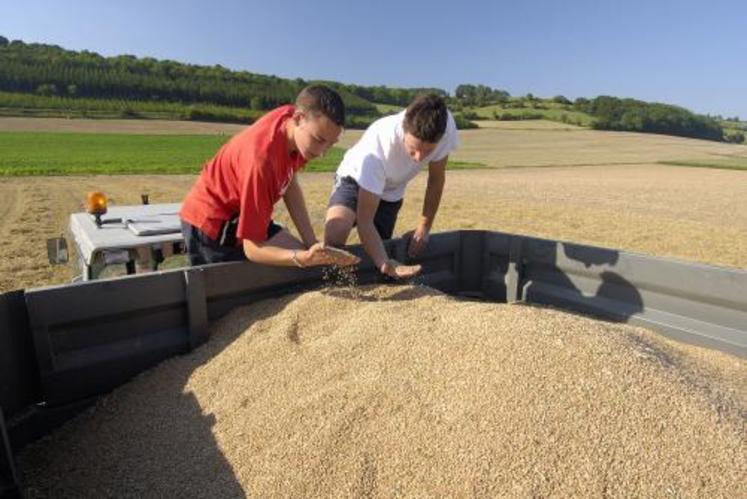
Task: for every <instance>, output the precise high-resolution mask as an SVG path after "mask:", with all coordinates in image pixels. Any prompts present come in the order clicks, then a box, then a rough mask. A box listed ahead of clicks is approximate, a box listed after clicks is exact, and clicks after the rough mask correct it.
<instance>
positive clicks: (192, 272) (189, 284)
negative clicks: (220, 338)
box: [184, 268, 208, 350]
mask: <svg viewBox="0 0 747 499" xmlns="http://www.w3.org/2000/svg"><path fill="white" fill-rule="evenodd" d="M184 286H185V294H186V298H187V318H188V324H189V325H188V327H189V348H190V350H193V349H195V348H197V347H198V346H200V345H202V344H203V343H205V342H206V341H207V340H208V314H207V297H206V294H205V277H204V275H203V271H202V269H201V268H193V269H189V270H185V271H184Z"/></svg>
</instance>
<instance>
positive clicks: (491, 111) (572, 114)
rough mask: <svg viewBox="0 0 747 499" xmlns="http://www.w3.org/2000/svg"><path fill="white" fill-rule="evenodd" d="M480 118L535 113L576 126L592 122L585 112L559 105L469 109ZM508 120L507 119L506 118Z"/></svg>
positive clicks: (586, 125) (491, 118) (547, 118)
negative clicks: (536, 107) (538, 107)
mask: <svg viewBox="0 0 747 499" xmlns="http://www.w3.org/2000/svg"><path fill="white" fill-rule="evenodd" d="M471 111H473V112H474V113H476V114H477V115H478V116H479V117H480V118H482V119H488V120H493V119H496V115H498V116H517V117H521V116H530V115H537V116H540V117H541V118H538V119H546V120H550V121H559V122H562V123H568V124H571V125H577V126H585V127H588V126H591V124H592V123H593V122H594V118H592V117H591V116H589V115H588V114H586V113H580V112H578V111H571V110H567V109H564V108H562V107H560V106H558V107H550V108H549V109H533V108H528V107H527V108H511V107H509V108H503V107H502V106H500V105H493V106H485V107H476V108H473V109H471ZM499 119H500V118H499ZM507 121H508V120H507Z"/></svg>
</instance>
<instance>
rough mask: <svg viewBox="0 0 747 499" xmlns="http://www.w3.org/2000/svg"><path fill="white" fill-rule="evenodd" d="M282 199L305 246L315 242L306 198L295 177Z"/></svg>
mask: <svg viewBox="0 0 747 499" xmlns="http://www.w3.org/2000/svg"><path fill="white" fill-rule="evenodd" d="M283 201H285V206H286V208H288V213H289V214H290V217H291V220H293V224H294V225H295V226H296V229H297V230H298V234H299V235H300V236H301V240H302V241H303V242H304V244H305V245H306V247H307V248H309V247H311V246H312V245H313V244H314V243H316V242H317V239H316V234H315V233H314V228H313V227H312V226H311V219H310V218H309V212H308V210H307V209H306V200H305V199H304V197H303V191H302V190H301V186H300V185H299V184H298V181H297V180H296V179H295V178H294V179H293V181H292V182H291V184H290V185H289V186H288V190H287V191H286V193H285V196H283Z"/></svg>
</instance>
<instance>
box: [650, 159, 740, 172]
mask: <svg viewBox="0 0 747 499" xmlns="http://www.w3.org/2000/svg"><path fill="white" fill-rule="evenodd" d="M658 163H659V164H661V165H669V166H691V167H693V168H717V169H721V170H747V158H724V159H704V160H692V161H690V160H681V161H679V160H678V161H659V162H658Z"/></svg>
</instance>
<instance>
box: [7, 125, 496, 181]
mask: <svg viewBox="0 0 747 499" xmlns="http://www.w3.org/2000/svg"><path fill="white" fill-rule="evenodd" d="M228 139H229V137H228V136H223V135H126V134H92V133H24V132H2V133H0V176H22V175H84V174H85V175H90V174H135V173H158V174H179V173H197V172H198V171H200V168H201V167H202V165H203V163H204V162H205V161H207V160H208V159H210V158H211V157H212V156H213V155H214V154H215V152H216V151H217V150H218V149H219V148H220V147H221V145H223V144H224V143H225V142H226V141H227V140H228ZM343 154H344V149H341V148H333V149H332V150H331V151H330V152H329V153H328V154H327V155H326V156H325V157H323V158H319V159H316V160H314V161H312V162H310V163H309V164H308V165H307V167H306V171H312V172H319V171H334V170H335V169H336V168H337V166H338V165H339V163H340V160H341V159H342V155H343ZM482 166H483V165H481V164H478V163H467V162H450V163H449V167H450V168H453V169H465V168H480V167H482Z"/></svg>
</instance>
